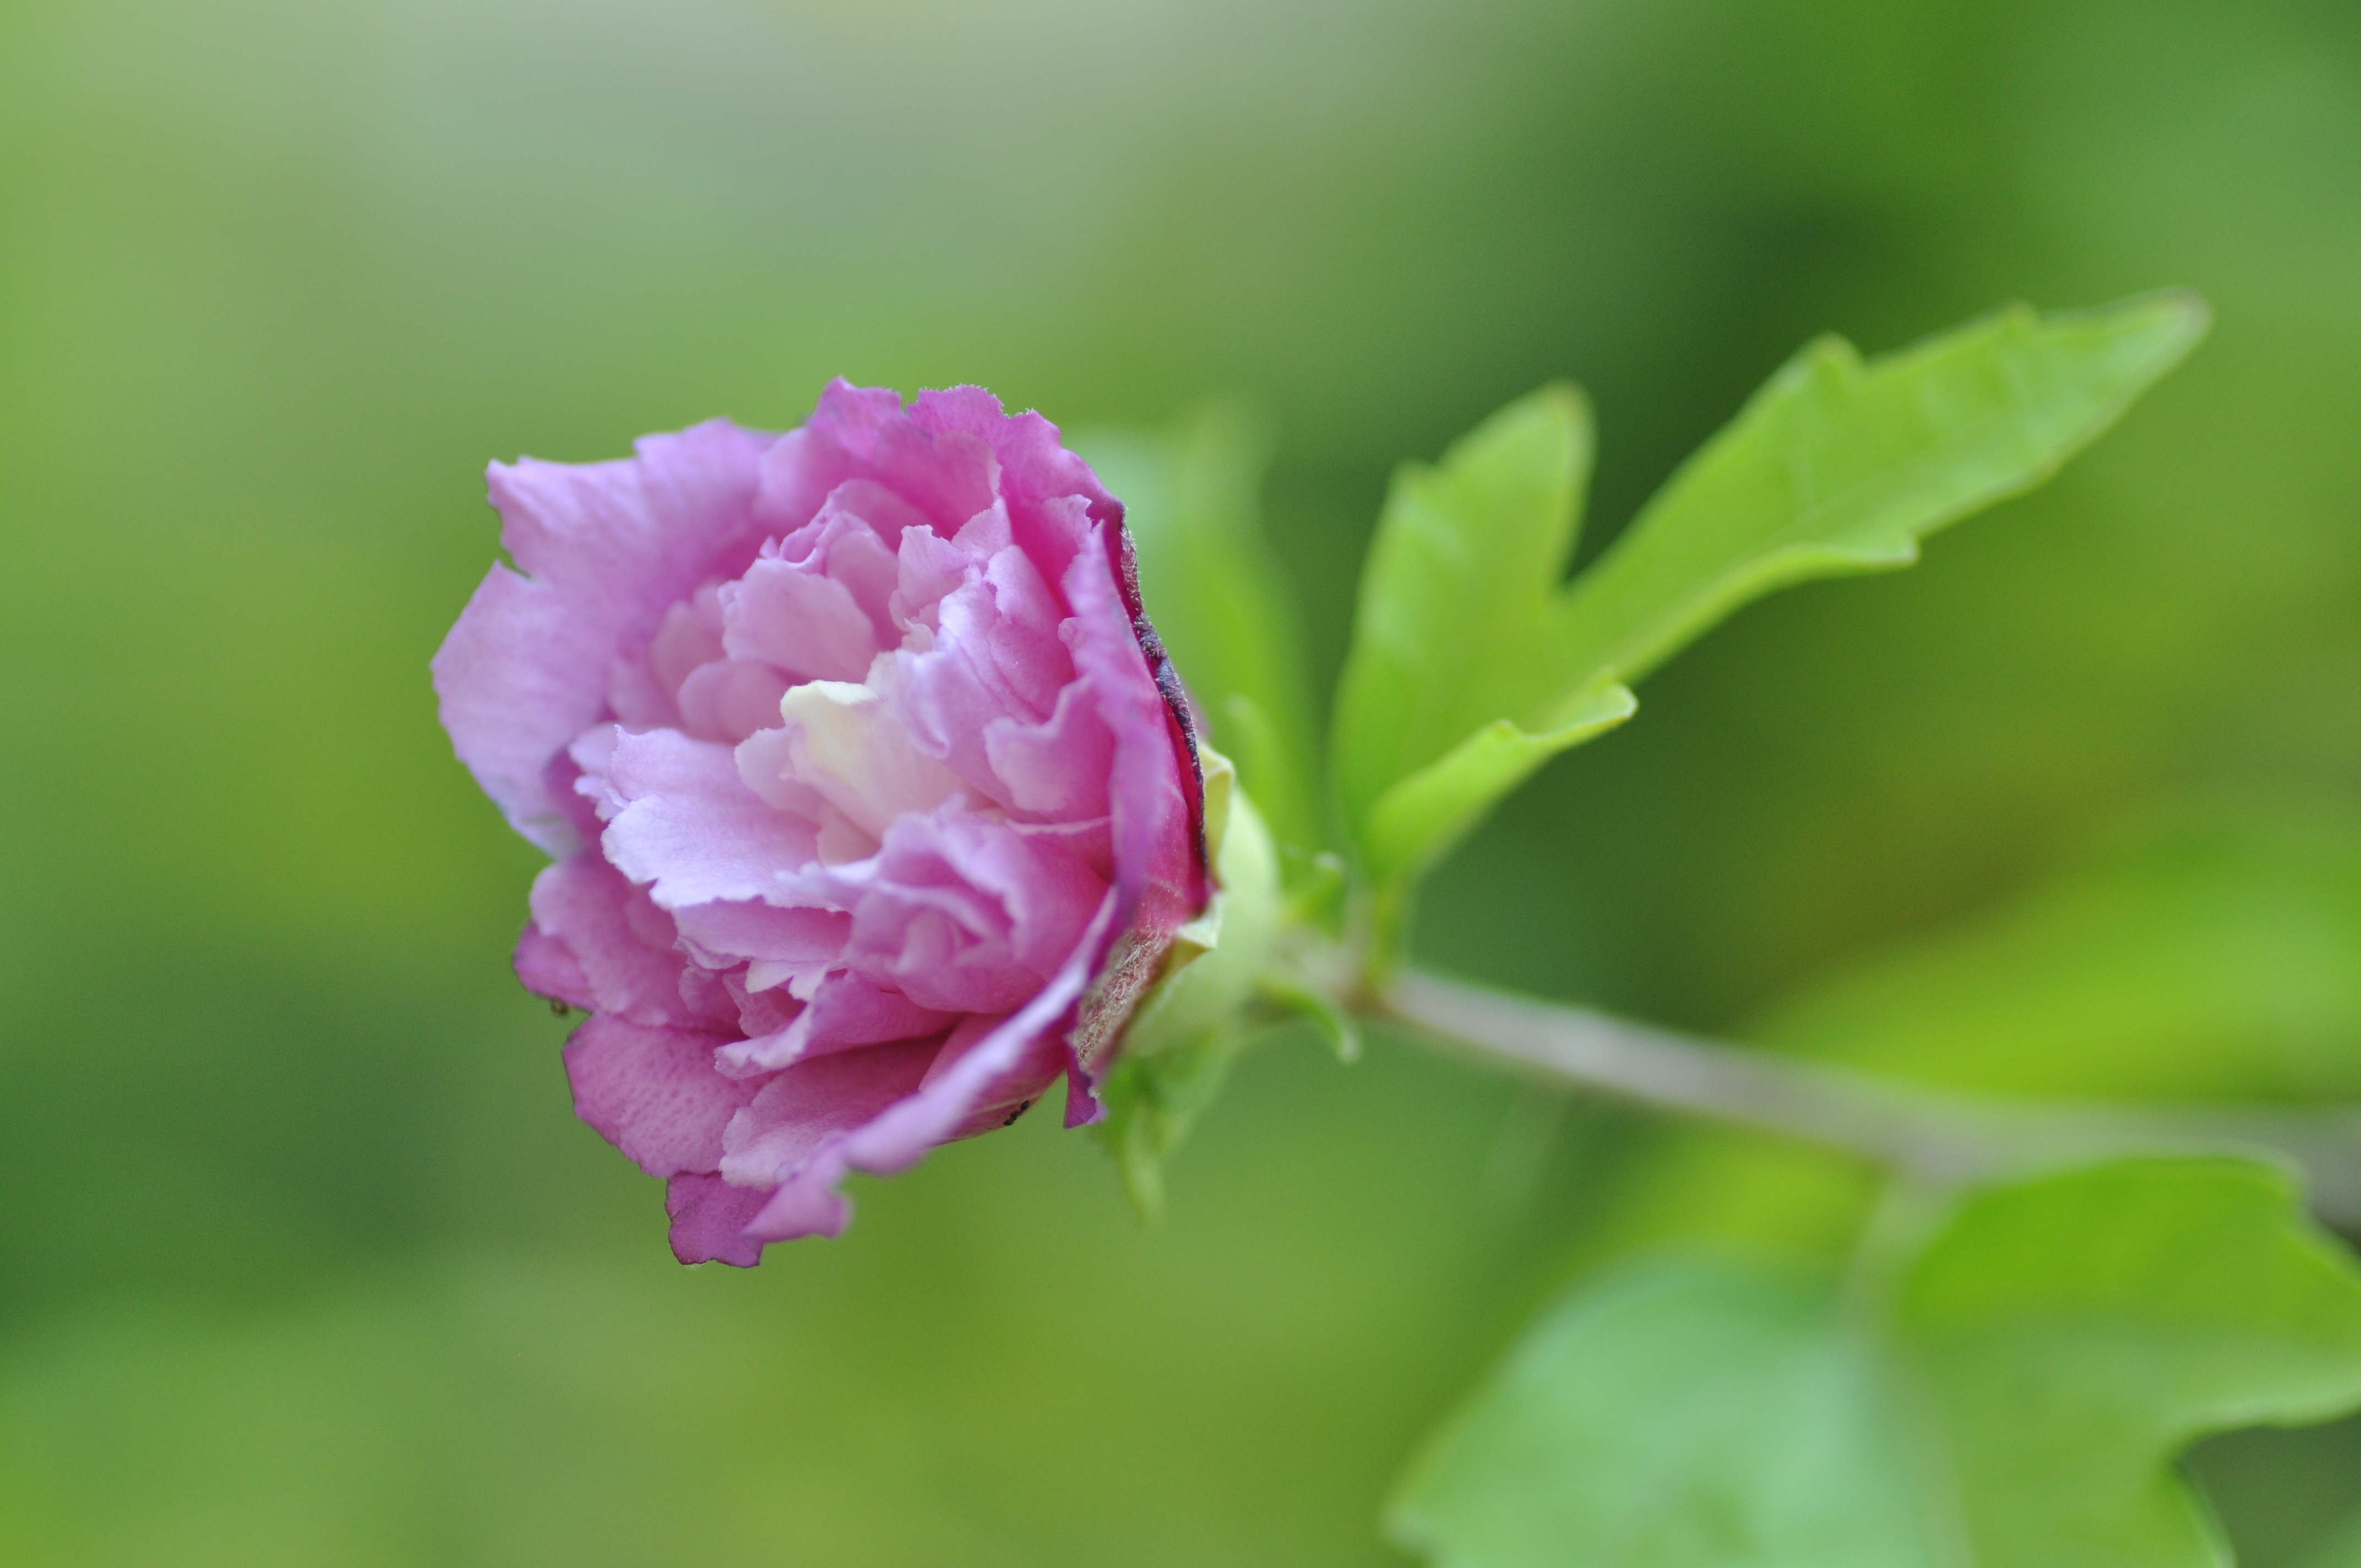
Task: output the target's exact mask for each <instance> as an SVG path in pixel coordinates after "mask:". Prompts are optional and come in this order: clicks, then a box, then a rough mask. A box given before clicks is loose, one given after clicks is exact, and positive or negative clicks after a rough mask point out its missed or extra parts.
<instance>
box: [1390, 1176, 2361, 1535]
mask: <svg viewBox="0 0 2361 1568" xmlns="http://www.w3.org/2000/svg"><path fill="white" fill-rule="evenodd" d="M2356 1403H2361V1271H2356V1268H2355V1266H2354V1265H2353V1260H2352V1259H2351V1258H2350V1257H2349V1256H2348V1255H2345V1253H2344V1252H2343V1250H2342V1249H2341V1248H2339V1247H2338V1246H2337V1245H2335V1244H2334V1242H2333V1241H2332V1240H2331V1239H2329V1238H2328V1237H2327V1236H2326V1235H2325V1234H2323V1233H2321V1232H2319V1231H2317V1230H2315V1229H2314V1228H2313V1227H2312V1225H2311V1224H2310V1223H2309V1222H2308V1221H2306V1220H2305V1219H2304V1218H2303V1217H2302V1214H2301V1208H2300V1205H2299V1203H2298V1201H2297V1194H2296V1192H2295V1191H2294V1190H2293V1187H2292V1184H2291V1182H2290V1180H2289V1179H2288V1178H2287V1177H2286V1176H2285V1175H2284V1174H2283V1173H2281V1172H2280V1171H2279V1170H2277V1169H2276V1168H2270V1167H2266V1166H2260V1165H2257V1164H2253V1163H2250V1162H2246V1161H2241V1160H2230V1159H2205V1160H2159V1159H2140V1160H2126V1161H2119V1162H2115V1163H2113V1164H2109V1165H2104V1166H2099V1167H2093V1168H2087V1169H2082V1170H2076V1171H2070V1172H2067V1173H2064V1174H2061V1175H2054V1176H2049V1177H2045V1178H2042V1179H2037V1180H2033V1181H2029V1182H2025V1183H2021V1184H2018V1185H2015V1186H2011V1187H2006V1188H2001V1189H1997V1190H1992V1191H1988V1192H1985V1193H1983V1194H1981V1195H1979V1196H1977V1197H1974V1198H1971V1199H1970V1200H1968V1201H1966V1202H1965V1203H1964V1204H1963V1205H1962V1206H1961V1207H1960V1209H1959V1210H1958V1211H1957V1212H1955V1213H1954V1214H1953V1215H1952V1216H1951V1217H1950V1218H1949V1221H1948V1223H1943V1224H1942V1225H1941V1226H1940V1227H1939V1229H1938V1231H1937V1232H1936V1234H1934V1235H1933V1236H1932V1237H1931V1238H1930V1239H1929V1240H1928V1241H1927V1243H1926V1245H1924V1246H1923V1247H1922V1248H1920V1249H1919V1250H1917V1251H1916V1254H1915V1255H1912V1256H1909V1257H1906V1258H1905V1259H1903V1260H1901V1261H1900V1264H1899V1274H1898V1277H1897V1278H1896V1279H1894V1281H1893V1284H1892V1288H1889V1289H1886V1290H1883V1291H1879V1290H1876V1289H1874V1288H1862V1282H1861V1279H1860V1278H1858V1277H1856V1278H1855V1279H1854V1280H1852V1281H1851V1282H1850V1288H1839V1287H1838V1286H1837V1285H1835V1284H1833V1283H1830V1282H1828V1281H1825V1280H1817V1281H1816V1280H1813V1279H1810V1278H1808V1277H1797V1276H1795V1275H1792V1274H1783V1273H1781V1272H1778V1271H1775V1270H1771V1269H1768V1268H1765V1267H1763V1266H1749V1265H1743V1264H1739V1263H1734V1262H1708V1261H1701V1260H1686V1261H1673V1262H1664V1261H1658V1262H1651V1263H1646V1264H1642V1265H1640V1266H1636V1267H1632V1268H1629V1269H1626V1270H1623V1271H1620V1272H1619V1273H1618V1274H1616V1275H1615V1276H1613V1277H1609V1278H1608V1279H1606V1280H1604V1281H1602V1282H1599V1283H1598V1284H1594V1285H1587V1286H1584V1287H1581V1288H1577V1289H1576V1290H1575V1291H1574V1292H1572V1293H1571V1294H1570V1295H1569V1296H1568V1297H1567V1298H1566V1299H1565V1300H1563V1301H1562V1302H1561V1304H1560V1305H1559V1306H1558V1307H1557V1308H1556V1309H1554V1310H1553V1311H1551V1312H1550V1313H1549V1314H1547V1315H1546V1316H1545V1317H1544V1318H1543V1321H1541V1322H1540V1323H1539V1324H1537V1325H1536V1326H1535V1327H1534V1328H1533V1329H1532V1331H1531V1332H1529V1333H1528V1334H1527V1335H1526V1337H1525V1339H1524V1341H1523V1343H1521V1344H1520V1345H1519V1346H1518V1348H1517V1349H1516V1350H1515V1351H1514V1352H1512V1353H1511V1354H1510V1357H1509V1359H1508V1361H1507V1363H1506V1364H1505V1365H1504V1366H1503V1367H1502V1368H1501V1370H1500V1371H1499V1374H1497V1375H1496V1376H1495V1377H1494V1378H1493V1379H1492V1380H1491V1382H1490V1383H1489V1385H1488V1386H1487V1387H1485V1388H1483V1389H1482V1390H1481V1391H1479V1392H1478V1393H1477V1396H1476V1397H1475V1398H1474V1399H1473V1400H1472V1401H1471V1402H1470V1403H1469V1405H1468V1406H1467V1407H1466V1409H1463V1410H1462V1411H1461V1412H1460V1413H1459V1414H1458V1415H1457V1416H1456V1417H1455V1418H1454V1420H1452V1421H1451V1422H1450V1423H1449V1424H1448V1425H1447V1426H1446V1427H1445V1429H1444V1431H1443V1432H1442V1433H1441V1434H1440V1435H1439V1436H1438V1438H1437V1439H1436V1440H1435V1442H1434V1443H1433V1446H1432V1447H1431V1448H1430V1450H1429V1451H1428V1452H1427V1453H1426V1454H1425V1455H1424V1456H1422V1458H1421V1460H1420V1461H1419V1462H1418V1464H1416V1466H1415V1467H1414V1468H1413V1469H1412V1471H1411V1475H1409V1477H1408V1478H1407V1480H1406V1481H1405V1483H1404V1485H1403V1486H1402V1487H1401V1489H1400V1494H1399V1496H1398V1497H1397V1499H1396V1502H1395V1504H1394V1507H1393V1509H1392V1511H1391V1516H1390V1518H1391V1525H1392V1529H1393V1531H1394V1533H1395V1535H1396V1537H1397V1539H1399V1540H1400V1541H1402V1542H1403V1544H1405V1545H1408V1546H1411V1547H1412V1548H1413V1549H1416V1550H1421V1551H1424V1552H1427V1553H1429V1554H1430V1555H1431V1557H1432V1558H1433V1561H1434V1562H1435V1563H1437V1564H1440V1565H1444V1568H1542V1565H1543V1564H1558V1563H1583V1564H1586V1568H1624V1565H1631V1568H1639V1565H1642V1564H1645V1565H1647V1568H1739V1565H1741V1564H1744V1565H1747V1568H1789V1565H1793V1568H1854V1565H1858V1568H1872V1565H1874V1568H1917V1565H1924V1568H2070V1565H2073V1564H2092V1565H2097V1564H2107V1565H2108V1568H2218V1565H2220V1564H2222V1563H2224V1553H2223V1551H2222V1548H2221V1546H2220V1544H2219V1542H2218V1541H2217V1540H2216V1539H2215V1536H2214V1532H2213V1529H2212V1527H2211V1525H2210V1522H2209V1520H2208V1519H2207V1517H2206V1515H2205V1513H2204V1511H2203V1509H2202V1508H2201V1507H2200V1506H2199V1505H2198V1504H2197V1502H2196V1500H2195V1499H2194V1497H2192V1496H2191V1493H2190V1491H2189V1489H2188V1487H2187V1486H2186V1484H2185V1483H2184V1482H2183V1481H2182V1479H2181V1478H2180V1475H2178V1474H2177V1472H2176V1471H2175V1470H2174V1468H2173V1464H2172V1462H2173V1458H2174V1456H2175V1455H2176V1454H2177V1453H2179V1451H2180V1449H2181V1448H2182V1447H2184V1446H2185V1445H2186V1444H2187V1443H2188V1442H2191V1440H2192V1439H2194V1438H2195V1437H2197V1436H2199V1435H2201V1434H2202V1433H2205V1432H2208V1431H2220V1430H2224V1429H2227V1428H2231V1427H2236V1426H2245V1425H2252V1424H2256V1423H2258V1422H2265V1421H2297V1420H2320V1419H2322V1418H2323V1417H2325V1416H2327V1415H2330V1414H2332V1413H2334V1412H2335V1411H2337V1410H2340V1409H2347V1408H2350V1407H2352V1406H2353V1405H2355V1404H2356Z"/></svg>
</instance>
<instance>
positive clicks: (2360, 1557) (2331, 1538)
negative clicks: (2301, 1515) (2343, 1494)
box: [2298, 1508, 2361, 1568]
mask: <svg viewBox="0 0 2361 1568" xmlns="http://www.w3.org/2000/svg"><path fill="white" fill-rule="evenodd" d="M2298 1568H2361V1508H2356V1509H2355V1510H2354V1511H2353V1512H2352V1513H2351V1514H2348V1515H2347V1516H2345V1519H2344V1520H2343V1522H2341V1523H2339V1524H2338V1525H2337V1526H2336V1527H2335V1528H2334V1529H2333V1530H2330V1531H2329V1532H2328V1537H2327V1539H2326V1540H2324V1541H2321V1542H2319V1543H2318V1544H2317V1545H2315V1546H2314V1547H2313V1548H2312V1550H2311V1551H2309V1552H2305V1553H2304V1554H2303V1558H2302V1561H2301V1563H2299V1564H2298Z"/></svg>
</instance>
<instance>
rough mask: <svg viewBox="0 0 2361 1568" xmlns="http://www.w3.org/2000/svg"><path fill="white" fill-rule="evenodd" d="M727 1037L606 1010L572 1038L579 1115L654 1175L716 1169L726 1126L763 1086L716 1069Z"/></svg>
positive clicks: (569, 1054) (571, 1069) (571, 1071)
mask: <svg viewBox="0 0 2361 1568" xmlns="http://www.w3.org/2000/svg"><path fill="white" fill-rule="evenodd" d="M723 1038H724V1037H723V1036H714V1035H709V1034H706V1033H704V1032H703V1031H701V1030H692V1029H663V1028H651V1027H649V1026H648V1025H643V1024H634V1023H631V1021H630V1020H628V1019H624V1018H617V1017H614V1016H611V1015H609V1014H600V1015H598V1017H595V1018H593V1019H591V1020H590V1021H589V1022H588V1023H587V1024H585V1025H582V1027H580V1028H579V1029H577V1030H575V1031H574V1037H573V1038H572V1039H570V1040H568V1041H566V1079H567V1080H569V1081H570V1082H571V1083H572V1084H573V1085H574V1113H575V1114H576V1115H577V1116H579V1117H581V1118H582V1119H583V1120H584V1121H586V1122H588V1123H589V1124H590V1125H592V1126H593V1127H596V1128H597V1129H598V1134H599V1135H600V1136H601V1137H603V1138H605V1139H606V1140H607V1141H608V1142H609V1143H610V1144H613V1145H614V1146H616V1147H617V1148H619V1149H621V1150H622V1151H623V1152H624V1153H625V1154H627V1155H629V1156H631V1158H632V1159H634V1160H636V1161H638V1162H639V1167H640V1168H641V1169H642V1170H644V1171H646V1172H647V1173H648V1174H649V1175H650V1176H678V1175H681V1174H683V1173H684V1172H689V1173H694V1172H698V1171H710V1170H712V1169H713V1168H715V1167H716V1166H717V1165H719V1163H720V1160H721V1155H722V1142H723V1130H724V1129H725V1128H726V1127H727V1126H728V1125H729V1124H730V1118H731V1117H733V1116H735V1115H736V1114H737V1113H739V1111H741V1109H743V1108H744V1107H745V1106H746V1105H747V1104H748V1103H749V1102H751V1101H752V1100H753V1098H754V1096H755V1094H756V1093H757V1092H758V1091H759V1089H760V1085H758V1084H754V1083H747V1082H741V1081H740V1080H736V1079H730V1078H724V1077H723V1076H722V1075H721V1074H719V1073H718V1072H716V1071H714V1070H713V1052H714V1048H715V1047H717V1046H719V1045H720V1044H721V1043H722V1040H723Z"/></svg>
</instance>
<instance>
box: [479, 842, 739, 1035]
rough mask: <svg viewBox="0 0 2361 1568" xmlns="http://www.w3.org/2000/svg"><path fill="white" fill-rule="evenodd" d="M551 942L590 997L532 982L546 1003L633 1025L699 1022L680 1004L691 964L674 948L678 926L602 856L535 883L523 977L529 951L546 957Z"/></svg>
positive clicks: (567, 863)
mask: <svg viewBox="0 0 2361 1568" xmlns="http://www.w3.org/2000/svg"><path fill="white" fill-rule="evenodd" d="M635 904H636V905H639V907H638V908H636V909H635V908H634V905H635ZM635 916H636V917H635ZM544 940H545V941H549V942H553V943H555V944H556V945H557V946H559V947H561V948H564V949H565V951H566V954H567V955H568V956H569V957H570V958H571V959H573V960H574V962H575V963H576V964H577V966H578V968H579V970H580V972H581V974H582V976H583V979H584V982H585V983H584V989H585V990H586V991H587V992H588V994H587V995H586V996H579V997H577V996H575V995H571V994H562V993H560V992H555V991H548V990H544V989H543V988H542V987H540V986H538V985H533V983H532V981H527V982H526V983H527V985H528V987H529V988H530V989H533V990H534V991H536V992H540V993H541V994H542V995H544V996H556V997H557V998H558V1000H560V1001H562V1002H567V1003H572V1004H573V1005H575V1006H577V1007H583V1008H588V1009H591V1010H593V1011H596V1012H599V1013H611V1014H619V1015H620V1016H622V1017H625V1018H629V1019H631V1021H633V1022H634V1023H640V1024H671V1025H682V1026H690V1025H696V1024H697V1023H698V1022H700V1020H698V1019H697V1017H696V1016H695V1015H693V1014H691V1013H690V1011H689V1009H688V1007H687V1005H686V1003H684V1002H683V1001H682V1000H681V994H680V971H681V969H682V967H683V965H684V963H685V961H686V960H685V959H683V958H682V956H681V954H680V953H679V952H678V951H677V950H676V949H675V946H674V942H675V938H674V933H673V928H672V921H671V920H670V919H669V918H667V917H666V916H665V915H664V912H663V911H662V910H660V909H655V908H653V907H652V906H649V905H647V901H646V897H645V895H644V894H641V893H640V892H639V891H638V890H637V889H635V888H633V887H632V886H631V883H628V882H626V881H625V880H624V879H623V877H622V875H621V874H620V872H617V871H616V870H615V868H614V867H612V866H610V865H609V864H608V863H607V862H606V861H604V860H601V859H600V858H599V857H598V855H596V854H581V855H576V856H574V857H572V858H571V859H569V860H564V861H558V862H557V863H556V864H555V865H554V866H550V867H548V868H546V869H545V870H544V871H543V872H542V873H541V875H540V876H538V877H536V878H534V879H533V924H532V925H531V926H529V927H526V941H524V942H520V943H519V944H518V948H517V968H518V970H519V972H520V973H522V971H523V970H524V967H525V964H526V961H527V959H526V950H527V948H528V946H530V947H532V948H533V951H534V953H535V954H539V953H540V952H541V950H542V949H541V948H540V946H539V944H540V942H541V941H544ZM538 961H545V960H538ZM537 972H538V970H537Z"/></svg>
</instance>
